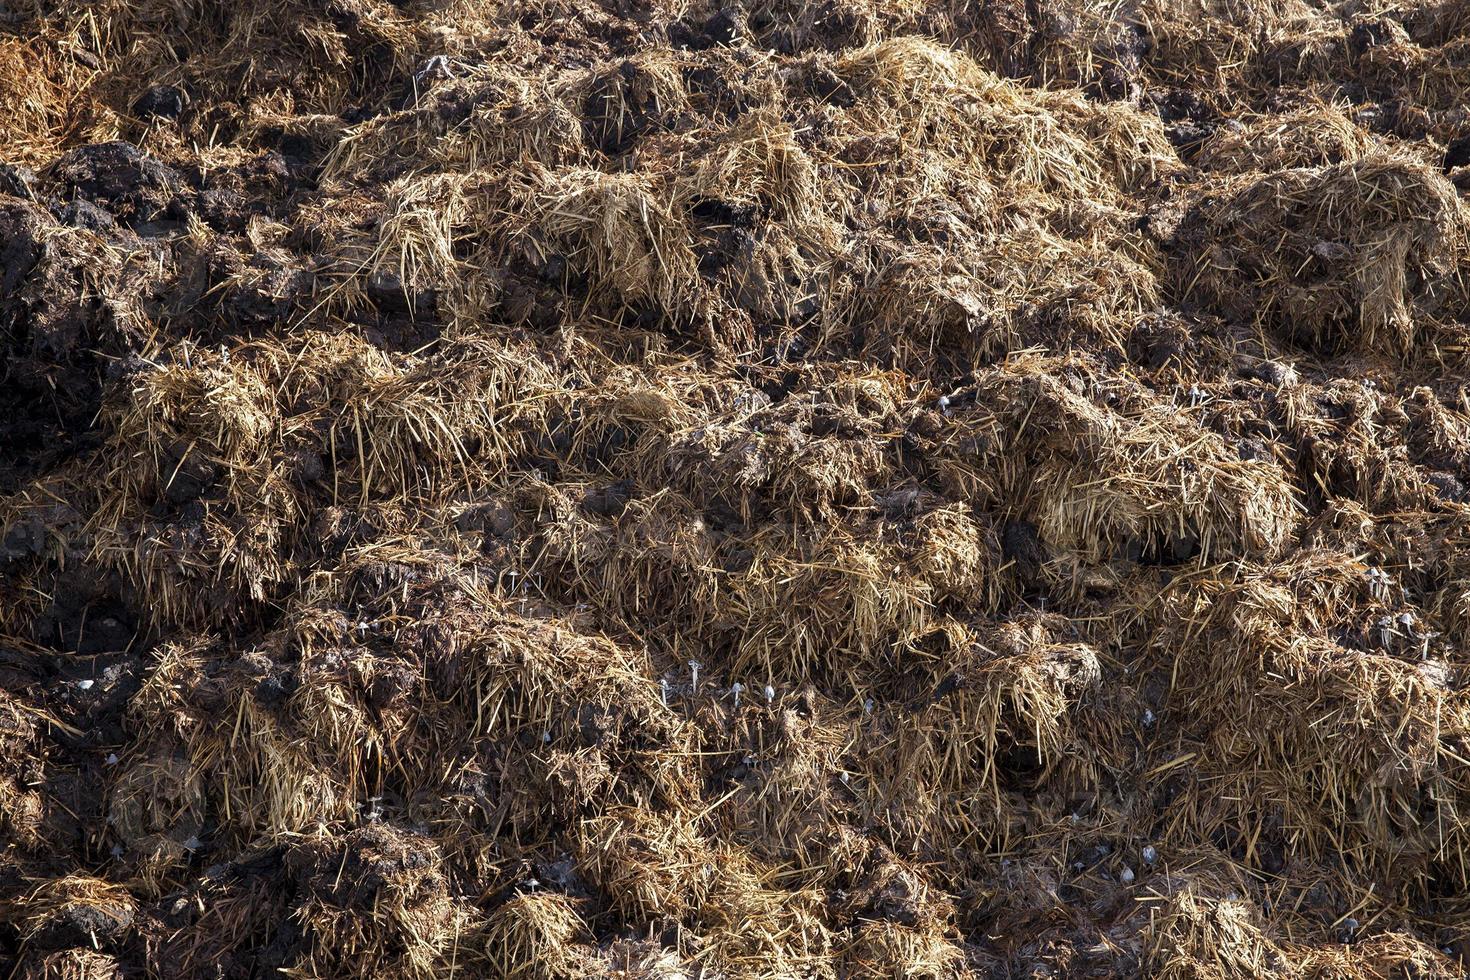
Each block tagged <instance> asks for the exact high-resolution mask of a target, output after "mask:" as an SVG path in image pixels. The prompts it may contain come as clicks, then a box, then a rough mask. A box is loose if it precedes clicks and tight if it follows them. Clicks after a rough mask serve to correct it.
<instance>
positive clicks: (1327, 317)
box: [1174, 156, 1465, 353]
mask: <svg viewBox="0 0 1470 980" xmlns="http://www.w3.org/2000/svg"><path fill="white" fill-rule="evenodd" d="M1464 222H1465V219H1464V215H1463V212H1462V208H1461V205H1460V202H1459V200H1458V198H1457V196H1456V195H1455V193H1454V190H1453V188H1452V187H1451V186H1450V185H1449V184H1448V182H1446V181H1445V180H1444V179H1443V178H1442V177H1441V176H1439V175H1438V174H1435V173H1433V172H1431V171H1429V170H1428V169H1427V168H1425V167H1423V166H1422V165H1421V164H1419V163H1417V162H1416V161H1413V160H1411V159H1406V158H1402V157H1394V156H1375V157H1373V158H1371V159H1364V160H1360V161H1357V162H1350V163H1342V164H1337V165H1335V166H1329V167H1321V168H1302V169H1294V170H1284V171H1280V172H1277V173H1274V174H1271V175H1268V176H1265V177H1260V178H1255V179H1250V178H1247V179H1245V180H1243V181H1242V182H1240V183H1238V184H1235V185H1233V186H1231V187H1230V189H1229V190H1228V191H1226V192H1225V193H1219V192H1215V193H1211V194H1209V195H1207V196H1204V197H1202V198H1201V199H1200V200H1199V201H1198V202H1197V203H1195V204H1194V205H1193V206H1192V207H1191V208H1190V209H1189V211H1188V213H1187V214H1186V215H1185V217H1184V219H1183V221H1182V222H1181V224H1180V225H1179V226H1178V228H1177V230H1176V231H1175V233H1174V234H1175V239H1174V240H1175V241H1176V242H1177V243H1178V247H1177V249H1176V255H1177V256H1178V258H1177V259H1176V262H1175V263H1174V265H1175V270H1174V282H1175V288H1176V290H1177V292H1178V295H1179V297H1180V299H1181V300H1182V301H1193V302H1204V303H1209V304H1214V305H1217V306H1219V307H1220V308H1222V309H1224V310H1227V311H1228V312H1229V314H1230V315H1232V316H1236V317H1239V318H1241V319H1242V320H1246V321H1248V322H1253V323H1256V324H1259V325H1261V326H1263V327H1266V328H1269V329H1271V330H1274V331H1277V332H1279V333H1280V334H1281V335H1282V336H1283V337H1286V338H1289V339H1292V340H1297V341H1299V342H1304V343H1307V344H1310V345H1314V346H1317V347H1319V348H1321V347H1325V348H1328V349H1337V348H1341V347H1355V348H1357V349H1360V350H1365V351H1381V352H1385V353H1404V352H1407V351H1408V350H1410V349H1411V348H1412V347H1413V346H1414V345H1415V343H1416V342H1417V341H1418V339H1419V338H1417V337H1416V331H1415V324H1416V323H1417V322H1420V321H1421V320H1422V319H1424V318H1426V317H1430V316H1433V315H1434V314H1435V313H1436V312H1438V311H1440V310H1445V311H1446V312H1449V311H1453V310H1454V309H1456V304H1462V303H1463V302H1464V300H1463V288H1464V287H1463V285H1462V283H1461V275H1462V264H1463V262H1464V249H1465V223H1464ZM1263 241H1264V242H1265V243H1266V244H1265V246H1264V247H1263V244H1262V243H1263ZM1232 242H1233V243H1234V244H1232Z"/></svg>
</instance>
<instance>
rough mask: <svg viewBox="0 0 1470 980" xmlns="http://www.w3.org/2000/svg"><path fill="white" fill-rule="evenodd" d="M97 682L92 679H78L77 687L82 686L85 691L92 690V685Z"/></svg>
mask: <svg viewBox="0 0 1470 980" xmlns="http://www.w3.org/2000/svg"><path fill="white" fill-rule="evenodd" d="M95 683H96V681H92V680H84V681H77V687H79V688H81V689H82V690H83V691H90V690H91V689H92V685H93V684H95Z"/></svg>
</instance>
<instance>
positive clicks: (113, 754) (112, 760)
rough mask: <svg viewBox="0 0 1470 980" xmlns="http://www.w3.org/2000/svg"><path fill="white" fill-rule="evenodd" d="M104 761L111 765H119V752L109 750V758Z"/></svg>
mask: <svg viewBox="0 0 1470 980" xmlns="http://www.w3.org/2000/svg"><path fill="white" fill-rule="evenodd" d="M103 763H104V764H105V765H109V766H115V765H117V753H116V752H109V753H107V758H106V759H104V760H103Z"/></svg>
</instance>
